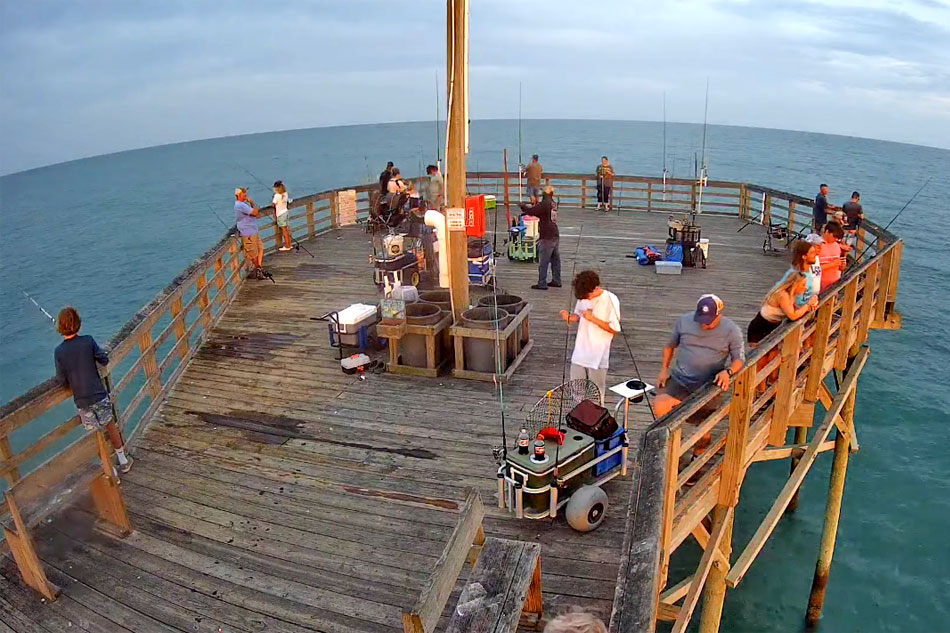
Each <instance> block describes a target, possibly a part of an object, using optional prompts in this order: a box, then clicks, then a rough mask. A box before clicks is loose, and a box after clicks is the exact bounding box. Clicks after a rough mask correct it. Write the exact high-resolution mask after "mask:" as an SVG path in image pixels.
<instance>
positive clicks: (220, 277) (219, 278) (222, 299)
mask: <svg viewBox="0 0 950 633" xmlns="http://www.w3.org/2000/svg"><path fill="white" fill-rule="evenodd" d="M287 213H290V212H289V211H288V212H287ZM222 258H223V256H222V255H218V257H217V259H215V260H214V287H215V288H217V289H218V292H217V300H218V305H219V306H221V307H222V308H223V307H224V306H225V305H226V304H227V302H228V297H227V295H226V294H225V292H224V273H222V272H221V269H222V268H224V261H223V259H222Z"/></svg>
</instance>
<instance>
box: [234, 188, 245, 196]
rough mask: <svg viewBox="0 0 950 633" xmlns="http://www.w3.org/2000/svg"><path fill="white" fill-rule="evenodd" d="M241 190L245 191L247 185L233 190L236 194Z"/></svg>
mask: <svg viewBox="0 0 950 633" xmlns="http://www.w3.org/2000/svg"><path fill="white" fill-rule="evenodd" d="M242 191H243V192H246V191H247V187H238V188H237V189H235V190H234V195H238V194H240V193H241V192H242Z"/></svg>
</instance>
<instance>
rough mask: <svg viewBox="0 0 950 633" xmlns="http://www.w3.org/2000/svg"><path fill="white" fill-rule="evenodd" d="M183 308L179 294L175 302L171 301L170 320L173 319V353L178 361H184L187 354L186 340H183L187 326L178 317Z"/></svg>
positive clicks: (183, 319) (183, 320) (182, 319)
mask: <svg viewBox="0 0 950 633" xmlns="http://www.w3.org/2000/svg"><path fill="white" fill-rule="evenodd" d="M183 310H184V307H183V305H182V300H181V292H179V293H178V296H177V297H175V300H174V301H172V305H171V313H172V319H175V320H176V321H175V351H176V353H177V354H178V359H179V360H185V356H186V355H187V354H188V339H187V338H185V333H186V332H187V331H188V326H187V324H186V323H185V318H184V317H182V318H181V319H179V318H178V316H179V315H180V314H181V313H182V311H183Z"/></svg>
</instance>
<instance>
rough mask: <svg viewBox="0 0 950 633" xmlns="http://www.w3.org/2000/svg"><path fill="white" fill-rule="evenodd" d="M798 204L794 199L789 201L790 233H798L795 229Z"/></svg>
mask: <svg viewBox="0 0 950 633" xmlns="http://www.w3.org/2000/svg"><path fill="white" fill-rule="evenodd" d="M796 206H798V204H797V203H796V202H795V201H794V200H789V201H788V230H789V232H790V233H797V232H798V231H797V230H796V229H795V207H796Z"/></svg>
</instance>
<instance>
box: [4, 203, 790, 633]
mask: <svg viewBox="0 0 950 633" xmlns="http://www.w3.org/2000/svg"><path fill="white" fill-rule="evenodd" d="M559 224H560V227H561V233H562V237H561V257H562V261H563V276H564V281H565V287H564V288H562V289H553V288H552V289H550V290H548V291H546V292H541V291H534V290H531V289H530V288H529V286H530V285H531V284H532V283H534V282H535V281H536V274H537V268H536V266H535V265H534V264H530V263H512V262H508V261H507V260H505V259H502V260H501V263H500V266H499V279H500V285H501V286H502V287H503V288H504V289H505V290H506V291H509V292H512V293H514V294H519V295H521V296H523V297H525V298H526V299H528V300H529V301H530V302H531V303H532V304H533V311H532V315H531V316H532V321H533V323H532V333H533V336H534V337H535V345H534V348H533V350H532V351H531V352H530V354H529V356H528V357H527V359H526V360H525V362H524V364H523V365H522V366H521V368H520V369H519V371H518V372H517V373H516V374H515V376H514V378H513V379H512V381H511V382H510V383H509V384H508V385H506V386H505V389H504V397H505V401H506V404H507V412H508V413H507V428H508V433H509V441H510V440H511V438H513V437H514V435H516V434H517V431H518V425H519V423H520V421H521V419H522V418H523V415H524V411H526V410H527V409H528V408H530V407H531V406H532V405H533V404H534V403H535V402H536V401H537V400H538V399H539V398H540V397H541V396H542V395H543V393H544V391H545V390H547V389H549V388H551V387H553V386H556V385H557V384H558V383H560V382H561V378H562V371H563V360H564V325H563V322H561V321H560V320H559V318H558V316H557V312H558V311H559V310H560V309H562V308H568V307H569V306H570V304H572V303H573V302H572V300H571V299H570V292H571V291H570V288H569V287H568V286H569V282H570V276H571V272H572V269H573V267H574V255H575V249H576V245H577V240H578V238H577V236H578V234H579V233H582V238H581V240H580V246H579V249H577V270H578V271H580V270H583V269H585V268H588V267H590V268H595V269H597V270H599V271H600V274H601V279H602V281H603V283H604V285H605V286H606V287H607V288H609V289H610V290H611V291H613V292H614V293H616V294H617V295H618V296H619V298H620V302H621V307H622V312H623V320H622V321H623V325H624V327H625V328H627V331H628V333H629V334H628V336H629V343H630V346H631V347H632V349H633V352H634V354H636V360H637V362H638V364H639V368H640V370H641V372H643V375H644V377H645V378H647V379H648V380H653V379H654V378H655V376H656V373H657V370H658V368H659V360H660V351H661V349H662V347H663V345H664V343H665V342H666V340H667V336H668V334H669V331H670V328H671V325H672V323H673V320H674V319H675V318H676V317H677V316H678V315H679V314H681V313H683V312H685V311H687V310H689V309H691V308H692V307H693V306H694V305H695V302H696V300H697V298H698V297H699V296H700V295H701V294H703V293H705V292H715V293H717V294H719V296H721V297H722V298H723V300H724V301H725V305H726V315H727V316H729V317H731V318H732V319H734V320H735V321H736V322H737V323H738V324H739V325H740V327H742V328H743V329H744V328H745V325H746V324H747V323H748V321H749V320H750V319H751V318H752V317H753V316H754V315H755V312H756V310H757V308H758V306H759V302H760V301H761V299H762V296H763V294H764V292H765V291H766V290H767V289H768V287H769V286H770V285H771V283H772V282H773V281H774V280H775V279H776V278H777V277H778V276H779V275H780V274H781V272H782V271H783V270H784V269H785V268H786V267H787V262H786V260H785V259H784V258H781V257H767V256H764V255H763V254H762V250H761V243H762V235H763V231H764V229H763V228H762V227H761V226H750V227H749V228H748V229H746V230H744V231H743V232H741V233H737V229H738V228H739V227H741V226H742V224H743V222H742V221H741V220H739V219H738V218H735V217H725V216H710V215H706V216H703V218H702V226H703V235H704V236H706V237H708V238H710V241H711V247H710V263H709V268H708V269H706V270H692V269H687V270H684V272H683V274H682V275H681V276H659V275H656V274H655V273H654V271H653V269H652V268H645V267H640V266H638V265H637V264H636V261H635V260H634V259H631V258H628V257H627V255H632V254H633V250H634V248H635V247H636V246H638V245H641V244H644V243H654V244H657V245H662V243H663V239H664V238H665V237H666V215H664V214H658V213H653V214H648V213H642V212H623V213H622V214H620V215H618V214H616V213H614V214H612V215H610V216H604V215H600V214H597V213H596V212H595V211H591V210H586V211H581V210H580V209H576V208H564V207H562V210H561V213H560V218H559ZM499 241H501V238H499ZM307 246H308V248H309V249H310V250H311V251H313V252H314V253H315V255H316V259H311V258H310V257H308V256H307V255H306V254H304V253H292V254H280V255H270V256H268V259H267V262H266V264H267V266H268V268H269V269H270V270H272V271H273V273H274V276H275V278H276V280H277V284H271V283H270V282H268V281H248V282H247V283H246V284H245V285H244V287H243V288H242V289H241V291H240V294H239V296H238V297H237V299H236V300H235V302H234V303H233V304H232V305H231V306H230V308H229V309H228V311H227V312H226V314H225V315H224V316H223V318H222V320H221V321H220V322H219V323H218V325H217V327H215V329H214V330H213V332H212V333H211V335H210V338H209V340H208V342H207V343H206V344H205V345H204V347H203V348H202V349H201V351H200V352H199V353H198V355H197V357H196V358H195V359H194V360H192V361H191V364H190V365H189V367H188V369H187V370H186V371H185V372H184V374H183V375H182V377H181V378H180V379H179V380H178V382H177V384H176V385H175V387H174V389H173V390H172V391H171V392H170V394H169V395H168V396H167V398H166V400H165V403H164V404H163V405H162V407H161V408H160V409H159V411H158V414H157V415H156V418H155V419H154V420H153V421H152V423H151V424H150V426H149V428H148V429H147V431H146V432H145V433H144V436H143V437H142V438H141V440H140V441H139V442H138V444H137V448H136V450H135V459H136V464H135V467H134V469H133V470H132V472H131V473H129V474H128V475H126V476H125V477H123V481H122V492H123V495H124V498H125V501H126V503H127V505H128V508H129V511H130V514H131V518H132V522H133V525H134V527H135V532H134V533H133V534H132V535H131V536H129V537H127V538H125V539H116V538H112V537H110V536H108V535H106V534H104V533H102V532H100V531H97V530H93V529H92V522H93V520H92V516H91V515H90V514H87V512H86V511H84V510H82V509H79V508H78V507H74V508H72V509H70V510H67V511H66V512H65V513H63V514H61V515H59V516H56V517H53V518H51V519H50V520H48V521H47V522H46V524H45V525H43V526H42V527H40V528H38V529H37V530H36V532H35V535H34V538H35V540H36V546H37V549H38V551H39V553H40V556H41V558H42V560H43V562H44V563H45V566H46V569H47V573H48V574H49V575H50V580H52V581H53V582H54V583H56V584H58V585H59V586H60V587H62V595H61V597H60V598H59V599H58V600H57V601H56V602H55V603H52V604H41V603H40V601H39V599H38V598H37V596H36V595H35V594H33V593H32V592H30V590H29V589H28V588H26V587H25V586H24V585H23V584H22V582H21V581H20V579H19V577H18V575H17V573H16V569H15V567H14V565H13V563H12V561H11V560H10V558H9V557H8V556H7V557H5V558H2V559H0V563H2V564H0V633H7V632H9V631H15V632H16V633H35V632H50V631H67V630H68V631H89V632H109V633H112V632H114V631H134V632H153V631H154V632H170V631H187V632H193V631H201V632H205V631H206V632H209V633H218V632H222V631H224V632H226V631H246V632H255V631H267V632H268V633H271V632H287V633H296V632H303V631H324V632H328V633H331V632H332V633H344V632H345V633H350V632H358V631H366V632H383V631H397V630H401V625H400V612H401V610H402V608H404V607H406V606H408V605H410V604H411V603H412V602H413V601H414V600H415V598H416V596H417V595H418V592H419V590H420V588H421V587H422V585H423V583H424V582H425V579H426V578H427V576H428V573H429V571H430V570H431V568H432V566H433V564H434V563H435V561H436V559H437V557H438V556H439V554H440V552H441V550H442V548H443V546H444V544H445V542H446V540H447V539H448V536H449V534H450V532H451V530H452V528H453V526H454V524H455V521H456V518H457V515H456V513H455V511H456V510H457V508H458V505H459V504H460V503H461V501H462V499H463V498H464V495H465V489H466V488H467V487H469V486H474V487H476V488H478V489H479V491H480V492H481V495H482V498H483V500H484V502H485V506H486V511H487V516H486V531H487V532H488V534H489V535H496V536H502V537H509V538H518V539H522V540H526V541H532V542H539V543H541V545H542V567H543V588H544V600H545V611H546V612H547V613H549V614H550V613H554V612H556V611H557V610H558V609H559V608H562V607H566V606H569V605H581V606H583V607H586V608H588V609H591V610H593V611H594V612H596V613H597V614H599V615H600V616H601V617H603V618H604V619H605V620H606V619H608V618H609V616H610V610H611V605H612V602H613V599H614V590H615V586H616V583H617V571H618V559H619V557H620V550H621V546H622V543H623V535H624V519H625V516H626V513H627V499H628V497H629V493H630V480H629V478H628V479H626V480H620V479H619V478H618V479H615V480H613V481H612V482H610V483H609V484H608V485H607V486H606V490H607V492H608V494H609V497H610V501H611V505H610V509H609V511H608V515H607V520H606V522H605V523H604V525H602V526H601V527H600V528H599V529H598V530H596V531H595V532H592V533H588V534H580V533H577V532H574V531H572V530H571V529H570V528H569V527H567V525H566V524H565V522H564V520H563V518H558V519H557V520H555V521H549V520H545V521H528V520H522V521H518V520H516V519H514V518H513V517H512V516H510V515H508V514H507V513H506V512H503V511H501V510H499V509H498V508H497V506H496V504H495V497H496V479H495V474H494V473H495V462H494V461H493V459H492V454H491V447H492V446H493V445H499V444H500V443H501V432H500V422H499V401H498V396H497V393H496V391H495V388H494V387H493V386H492V385H491V384H488V383H478V382H471V381H463V380H457V379H452V378H448V377H443V378H435V379H429V378H416V377H406V376H396V375H390V374H371V375H368V376H367V377H366V379H365V380H359V379H358V378H357V377H356V376H346V375H344V374H342V373H341V372H340V370H339V368H338V364H337V361H336V355H335V350H331V349H330V348H329V347H328V341H327V333H326V327H325V325H324V324H322V323H316V322H313V321H310V320H309V317H311V316H316V315H319V314H322V313H323V312H325V311H327V310H330V309H341V308H343V307H345V306H346V305H348V304H350V303H353V302H356V301H362V302H367V303H373V302H375V301H376V300H377V295H376V289H375V286H374V285H373V283H372V274H371V266H370V264H369V263H368V261H367V257H368V254H369V251H370V246H369V240H368V236H367V235H366V234H365V233H364V232H363V231H362V230H361V229H359V228H355V227H354V228H346V229H339V230H335V231H330V232H328V233H325V234H323V235H320V236H318V237H316V238H315V239H313V240H311V241H310V242H309V243H307ZM380 357H381V358H382V357H383V356H382V355H380ZM610 374H611V376H610V379H611V381H614V382H619V381H620V380H622V379H626V378H630V377H633V376H635V373H634V370H633V361H632V359H631V357H630V355H629V354H628V352H627V349H626V347H625V345H624V341H623V338H622V337H617V338H616V339H615V341H614V343H613V348H612V352H611V372H610ZM608 400H609V401H611V402H612V401H614V399H613V398H611V397H609V396H608ZM631 412H632V414H633V419H634V425H632V426H633V427H634V430H636V429H638V428H639V429H642V428H644V427H645V425H646V424H647V423H648V422H649V421H651V420H650V417H649V413H648V411H647V409H646V407H645V405H642V404H641V405H632V406H631ZM634 435H635V434H634ZM632 439H634V442H635V437H634V438H632ZM631 456H632V457H633V456H634V452H633V451H632V452H631ZM463 577H464V572H463ZM454 603H455V597H454V596H453V598H451V599H450V601H449V608H451V607H452V606H454Z"/></svg>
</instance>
